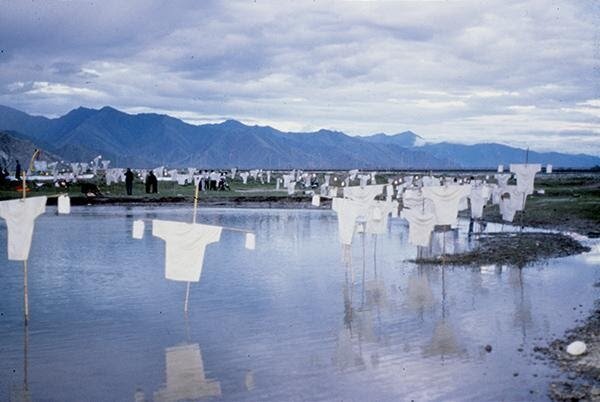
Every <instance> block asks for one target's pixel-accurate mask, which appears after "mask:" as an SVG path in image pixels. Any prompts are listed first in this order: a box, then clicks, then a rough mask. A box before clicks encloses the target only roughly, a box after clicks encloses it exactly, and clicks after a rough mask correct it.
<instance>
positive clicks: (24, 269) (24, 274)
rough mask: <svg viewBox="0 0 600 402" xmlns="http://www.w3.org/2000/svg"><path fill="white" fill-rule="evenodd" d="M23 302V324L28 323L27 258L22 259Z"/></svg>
mask: <svg viewBox="0 0 600 402" xmlns="http://www.w3.org/2000/svg"><path fill="white" fill-rule="evenodd" d="M23 303H24V306H25V325H27V324H28V323H29V290H28V288H27V260H25V261H23Z"/></svg>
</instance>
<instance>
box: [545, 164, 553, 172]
mask: <svg viewBox="0 0 600 402" xmlns="http://www.w3.org/2000/svg"><path fill="white" fill-rule="evenodd" d="M546 173H547V174H549V173H552V165H551V164H547V165H546Z"/></svg>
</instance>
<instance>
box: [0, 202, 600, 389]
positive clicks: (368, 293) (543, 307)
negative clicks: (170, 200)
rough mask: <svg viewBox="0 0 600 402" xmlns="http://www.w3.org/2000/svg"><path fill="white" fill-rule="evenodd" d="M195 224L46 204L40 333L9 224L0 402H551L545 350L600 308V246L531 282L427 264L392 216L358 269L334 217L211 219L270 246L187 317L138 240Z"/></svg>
mask: <svg viewBox="0 0 600 402" xmlns="http://www.w3.org/2000/svg"><path fill="white" fill-rule="evenodd" d="M190 217H191V209H190V208H183V207H171V206H162V207H148V206H143V207H116V206H111V207H99V206H94V207H73V208H72V214H71V215H68V216H58V215H56V214H55V209H53V208H50V207H49V208H48V212H47V213H46V214H44V215H42V216H41V217H40V218H38V220H37V221H36V230H35V234H34V240H33V245H32V250H31V254H30V261H29V287H30V289H29V296H30V314H31V322H30V325H29V328H28V330H27V332H25V331H24V326H23V320H22V303H23V300H22V280H23V278H22V264H21V263H19V262H12V261H8V262H7V259H6V247H5V244H6V227H5V226H4V223H3V222H2V223H0V245H1V247H0V261H2V263H1V267H2V268H1V269H0V339H2V342H1V344H0V400H10V399H11V398H14V399H18V398H19V397H22V396H29V397H31V399H33V400H54V401H82V400H94V401H102V400H111V401H114V400H144V399H143V398H145V399H146V400H178V399H192V400H194V399H205V398H206V399H211V398H212V399H225V400H248V401H256V400H276V401H281V400H356V401H365V400H411V399H414V400H449V399H450V400H477V401H481V400H538V399H541V400H544V399H547V396H546V393H547V387H548V383H549V382H550V381H551V380H552V379H554V378H556V376H557V375H558V371H557V370H556V368H554V367H550V366H548V365H546V364H543V362H541V361H540V360H538V359H536V356H535V354H534V353H533V352H532V349H533V346H534V345H543V344H545V343H546V342H547V341H549V340H552V339H554V338H555V337H558V336H561V335H562V334H563V332H564V331H565V330H566V329H568V328H570V327H573V326H574V325H576V324H577V320H578V319H582V318H583V317H585V316H586V315H587V313H588V312H589V311H590V309H591V308H592V306H593V302H594V299H595V298H597V296H598V288H594V287H593V284H594V283H596V282H598V281H599V280H600V270H599V269H598V261H600V248H598V247H597V245H594V244H593V246H594V249H593V251H592V253H588V254H586V255H581V256H575V257H569V258H562V259H555V260H551V261H549V262H547V263H540V264H538V265H535V266H532V267H527V268H525V269H523V270H519V269H516V268H507V267H495V266H484V267H482V268H476V269H475V268H461V267H446V268H443V269H442V268H440V267H417V266H416V265H415V264H412V263H409V262H406V260H408V259H412V258H415V256H416V253H417V251H416V248H415V247H412V246H410V245H408V244H407V241H406V239H407V232H406V230H407V227H406V226H405V224H403V223H402V221H400V220H393V221H392V222H391V224H390V230H389V232H388V233H387V234H386V235H383V236H379V237H378V239H377V241H376V244H375V242H374V241H373V239H371V238H370V237H368V238H366V239H365V242H364V248H363V246H362V241H361V237H358V239H357V240H356V242H355V244H354V247H353V249H352V258H351V263H350V264H347V263H344V262H343V259H342V251H341V249H340V246H339V244H338V241H337V234H336V231H337V223H336V217H335V215H334V214H333V213H332V212H331V211H311V210H302V211H298V210H245V209H204V210H201V212H200V215H199V218H198V221H199V222H202V223H211V224H218V225H223V226H230V227H239V228H246V229H252V230H255V231H256V233H257V240H256V250H254V251H250V250H246V249H245V248H244V236H243V235H242V234H240V233H238V232H232V231H225V232H223V235H222V236H221V241H220V242H219V243H216V244H213V245H210V246H209V247H208V248H207V252H206V256H205V260H204V268H203V272H202V277H201V281H200V282H199V283H194V284H192V286H191V295H190V312H189V315H188V316H187V318H186V316H185V315H184V313H183V301H184V296H185V284H184V283H182V282H173V281H167V280H165V279H164V242H163V241H162V240H161V239H159V238H156V237H153V236H152V234H151V228H150V225H149V224H147V225H146V232H145V236H144V238H143V239H142V240H134V239H132V238H131V225H132V222H133V220H134V219H147V220H150V219H153V218H160V219H174V220H186V221H189V220H190ZM463 229H464V226H463ZM497 229H498V227H495V226H490V227H488V230H490V231H494V230H497ZM463 232H464V230H463ZM444 241H445V246H444V247H446V245H447V246H448V247H454V248H455V249H456V250H459V249H463V248H465V247H467V245H468V241H467V240H466V238H465V237H464V236H462V235H460V236H459V237H458V238H456V239H454V240H452V239H451V238H450V237H448V238H446V240H444ZM363 250H364V251H363ZM363 252H364V254H363ZM363 255H364V258H363ZM352 283H354V284H352ZM25 343H26V347H24V346H25ZM487 344H489V345H492V348H493V349H492V352H491V353H488V352H486V351H485V349H484V347H485V345H487ZM519 349H522V351H519ZM515 373H518V375H517V376H515V375H514V374H515Z"/></svg>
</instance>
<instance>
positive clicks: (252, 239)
mask: <svg viewBox="0 0 600 402" xmlns="http://www.w3.org/2000/svg"><path fill="white" fill-rule="evenodd" d="M244 247H246V248H247V249H248V250H254V249H255V248H256V235H255V234H254V233H246V243H245V244H244Z"/></svg>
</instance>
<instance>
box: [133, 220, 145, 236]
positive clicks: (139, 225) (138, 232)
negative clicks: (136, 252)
mask: <svg viewBox="0 0 600 402" xmlns="http://www.w3.org/2000/svg"><path fill="white" fill-rule="evenodd" d="M145 227H146V225H145V224H144V221H143V220H141V219H136V220H135V221H133V228H132V230H131V237H133V238H134V239H138V240H139V239H143V238H144V229H145Z"/></svg>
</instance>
